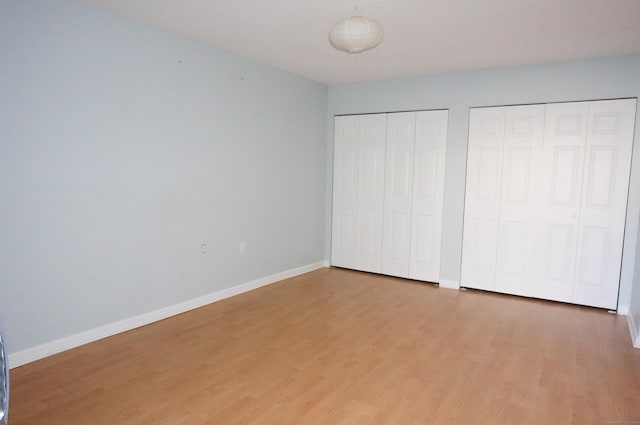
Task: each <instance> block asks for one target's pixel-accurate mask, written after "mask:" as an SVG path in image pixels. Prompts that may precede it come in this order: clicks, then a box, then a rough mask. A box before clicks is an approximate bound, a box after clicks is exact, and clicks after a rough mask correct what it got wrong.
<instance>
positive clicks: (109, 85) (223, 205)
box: [0, 0, 328, 352]
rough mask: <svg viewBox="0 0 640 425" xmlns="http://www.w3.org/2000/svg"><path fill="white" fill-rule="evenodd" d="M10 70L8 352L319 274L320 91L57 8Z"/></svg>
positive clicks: (3, 159) (3, 317)
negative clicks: (264, 281)
mask: <svg viewBox="0 0 640 425" xmlns="http://www.w3.org/2000/svg"><path fill="white" fill-rule="evenodd" d="M0 64H1V65H0V199H1V203H0V321H1V322H2V324H3V326H4V329H5V331H6V336H7V339H8V341H9V346H10V350H11V352H17V351H21V350H24V349H28V348H31V347H34V346H36V345H39V344H43V343H46V342H49V341H52V340H56V339H59V338H62V337H65V336H68V335H72V334H75V333H78V332H82V331H85V330H89V329H92V328H95V327H98V326H102V325H105V324H109V323H112V322H115V321H119V320H122V319H126V318H129V317H132V316H135V315H139V314H142V313H145V312H149V311H153V310H156V309H159V308H162V307H165V306H168V305H173V304H176V303H179V302H181V301H185V300H189V299H192V298H195V297H199V296H202V295H205V294H209V293H212V292H216V291H219V290H221V289H224V288H228V287H231V286H234V285H237V284H240V283H244V282H247V281H251V280H253V279H256V278H260V277H264V276H268V275H271V274H273V273H276V272H281V271H284V270H289V269H291V268H294V267H298V266H303V265H307V264H310V263H314V262H318V261H321V260H323V258H324V243H325V241H324V225H325V218H324V211H325V181H326V175H325V173H326V164H325V163H324V158H325V156H326V152H325V149H326V143H325V141H326V119H325V117H326V111H327V93H328V89H327V87H326V86H324V85H322V84H319V83H316V82H312V81H309V80H305V79H303V78H300V77H296V76H293V75H291V74H288V73H285V72H282V71H279V70H275V69H273V68H269V67H267V66H263V65H260V64H257V63H255V62H251V61H249V60H245V59H242V58H239V57H236V56H233V55H230V54H228V53H226V52H224V51H221V50H219V49H215V48H212V47H208V46H206V45H204V44H200V43H197V42H195V41H192V40H189V39H186V38H182V37H179V36H176V35H172V34H169V33H166V32H163V31H160V30H156V29H153V28H150V27H146V26H143V25H141V24H138V23H134V22H132V21H129V20H126V19H121V18H118V17H115V16H112V15H109V14H107V13H104V12H102V11H100V10H97V9H93V8H91V7H88V6H84V5H81V4H77V3H74V2H71V1H60V0H57V1H34V0H9V1H7V0H5V1H2V2H0ZM242 241H246V244H247V251H246V252H245V253H244V254H241V253H240V249H239V244H240V242H242ZM202 242H205V243H207V244H208V253H206V254H201V253H200V244H201V243H202Z"/></svg>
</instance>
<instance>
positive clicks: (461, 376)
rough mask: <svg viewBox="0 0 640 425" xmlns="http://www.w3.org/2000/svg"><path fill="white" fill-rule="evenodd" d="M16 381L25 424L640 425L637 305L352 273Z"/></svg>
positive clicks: (241, 304) (97, 350)
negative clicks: (627, 307)
mask: <svg viewBox="0 0 640 425" xmlns="http://www.w3.org/2000/svg"><path fill="white" fill-rule="evenodd" d="M11 378H12V382H11V384H12V387H11V391H12V393H11V396H12V398H11V406H10V411H9V414H10V416H9V419H10V421H9V422H10V425H38V424H50V425H57V424H82V425H90V424H123V425H125V424H131V425H134V424H171V425H182V424H184V425H187V424H189V425H198V424H224V425H240V424H261V425H270V424H274V425H275V424H277V425H288V424H295V425H301V424H318V425H320V424H327V425H341V424H342V425H347V424H349V425H354V424H363V425H364V424H367V425H369V424H398V425H431V424H464V425H471V424H532V425H533V424H536V425H538V424H581V425H582V424H603V425H604V424H614V423H617V424H622V423H626V424H632V423H640V350H638V349H634V348H633V347H632V346H631V342H630V338H629V331H628V328H627V323H626V318H625V317H620V316H616V315H614V314H609V313H607V312H605V311H601V310H595V309H589V308H581V307H575V306H568V305H563V304H557V303H551V302H544V301H535V300H529V299H523V298H517V297H508V296H502V295H497V294H488V293H481V292H475V291H455V290H449V289H440V288H437V287H435V286H432V285H428V284H421V283H416V282H412V281H407V280H401V279H394V278H391V277H384V276H376V275H370V274H366V273H359V272H354V271H349V270H340V269H321V270H317V271H314V272H311V273H307V274H305V275H302V276H298V277H295V278H292V279H288V280H285V281H283V282H280V283H277V284H274V285H271V286H268V287H264V288H261V289H258V290H255V291H252V292H250V293H246V294H243V295H239V296H236V297H233V298H230V299H227V300H223V301H220V302H217V303H215V304H211V305H209V306H206V307H203V308H199V309H197V310H194V311H191V312H188V313H185V314H182V315H179V316H176V317H173V318H170V319H167V320H163V321H161V322H157V323H155V324H152V325H149V326H145V327H143V328H139V329H136V330H133V331H129V332H126V333H123V334H120V335H116V336H113V337H110V338H106V339H104V340H101V341H97V342H95V343H92V344H88V345H85V346H83V347H79V348H77V349H73V350H70V351H67V352H64V353H61V354H58V355H56V356H52V357H49V358H46V359H43V360H40V361H38V362H34V363H31V364H28V365H25V366H22V367H18V368H16V369H13V370H12V375H11ZM636 421H638V422H636Z"/></svg>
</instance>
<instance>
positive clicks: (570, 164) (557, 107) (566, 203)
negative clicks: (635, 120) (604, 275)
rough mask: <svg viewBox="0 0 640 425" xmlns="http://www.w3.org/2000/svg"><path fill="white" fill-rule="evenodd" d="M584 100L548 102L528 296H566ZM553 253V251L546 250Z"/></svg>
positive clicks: (571, 267)
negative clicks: (536, 239)
mask: <svg viewBox="0 0 640 425" xmlns="http://www.w3.org/2000/svg"><path fill="white" fill-rule="evenodd" d="M587 107H588V105H587V103H585V102H573V103H556V104H548V105H547V107H546V116H545V132H544V153H543V160H542V174H541V176H540V177H541V178H540V182H541V192H540V193H541V196H540V199H539V203H538V207H539V223H538V225H539V229H540V233H539V235H540V236H541V240H540V245H539V246H540V247H539V248H538V249H537V250H536V253H535V255H536V259H537V261H539V264H540V267H539V269H538V270H540V271H543V273H537V274H536V276H535V277H536V279H535V282H534V286H533V288H532V291H531V296H534V297H537V298H545V299H551V300H557V301H570V300H571V295H572V288H573V280H574V276H575V265H576V247H577V240H578V239H577V238H578V219H579V212H580V198H581V188H582V169H583V168H584V139H585V135H586V130H587ZM550 253H553V255H550Z"/></svg>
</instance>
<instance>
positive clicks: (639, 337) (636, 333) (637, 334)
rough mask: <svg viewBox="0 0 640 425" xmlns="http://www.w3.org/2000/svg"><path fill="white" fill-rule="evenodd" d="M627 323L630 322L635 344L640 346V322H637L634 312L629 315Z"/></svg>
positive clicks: (637, 346)
mask: <svg viewBox="0 0 640 425" xmlns="http://www.w3.org/2000/svg"><path fill="white" fill-rule="evenodd" d="M627 323H628V324H629V332H630V333H631V342H632V343H633V346H634V347H636V348H640V323H635V321H634V319H633V314H629V315H627Z"/></svg>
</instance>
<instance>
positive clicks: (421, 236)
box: [409, 111, 449, 282]
mask: <svg viewBox="0 0 640 425" xmlns="http://www.w3.org/2000/svg"><path fill="white" fill-rule="evenodd" d="M448 116H449V112H448V111H421V112H417V113H416V131H415V154H414V173H413V200H412V215H411V249H410V261H409V277H410V278H412V279H418V280H425V281H429V282H438V281H439V280H440V247H441V244H442V213H443V205H444V173H445V161H446V154H447V127H448Z"/></svg>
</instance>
